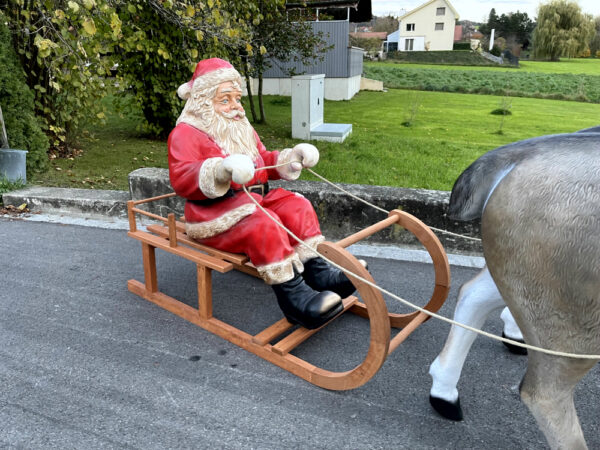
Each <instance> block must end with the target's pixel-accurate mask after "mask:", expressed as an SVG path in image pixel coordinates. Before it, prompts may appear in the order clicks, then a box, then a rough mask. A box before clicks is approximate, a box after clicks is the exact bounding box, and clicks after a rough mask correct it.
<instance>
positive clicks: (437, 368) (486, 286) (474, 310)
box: [429, 268, 504, 420]
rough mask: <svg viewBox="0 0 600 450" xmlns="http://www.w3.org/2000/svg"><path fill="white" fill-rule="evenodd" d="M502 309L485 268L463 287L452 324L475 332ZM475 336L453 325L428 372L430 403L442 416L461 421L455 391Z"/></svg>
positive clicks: (496, 291)
mask: <svg viewBox="0 0 600 450" xmlns="http://www.w3.org/2000/svg"><path fill="white" fill-rule="evenodd" d="M503 306H504V301H503V300H502V297H501V296H500V293H499V292H498V289H497V288H496V285H495V283H494V281H493V280H492V277H491V276H490V273H489V272H488V270H487V268H484V269H483V270H482V271H481V272H479V273H478V274H477V275H476V276H475V277H474V278H473V279H472V280H470V281H468V282H467V283H465V284H464V285H463V286H462V287H461V289H460V291H459V293H458V302H457V304H456V309H455V311H454V320H455V321H456V322H459V323H462V324H464V325H469V326H471V327H474V328H481V327H482V326H483V324H484V323H485V320H486V319H487V317H488V316H489V315H490V314H491V313H492V312H494V311H495V310H498V309H500V308H502V307H503ZM476 337H477V334H476V333H475V332H473V331H469V330H466V329H464V328H462V327H459V326H457V325H452V328H451V329H450V333H449V334H448V338H447V339H446V344H445V345H444V348H443V350H442V351H441V352H440V354H439V355H438V357H437V358H436V359H435V360H434V361H433V363H432V364H431V366H430V368H429V375H431V378H432V379H433V383H432V385H431V390H430V393H429V394H430V395H429V402H430V403H431V406H433V408H434V409H435V410H436V411H437V412H438V413H439V414H441V415H442V416H444V417H446V418H447V419H450V420H462V418H463V413H462V409H461V406H460V400H459V397H458V389H457V388H456V386H457V384H458V380H459V378H460V373H461V371H462V368H463V365H464V362H465V359H466V358H467V354H468V353H469V349H470V348H471V345H472V344H473V342H474V341H475V338H476Z"/></svg>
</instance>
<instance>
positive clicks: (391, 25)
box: [373, 16, 398, 34]
mask: <svg viewBox="0 0 600 450" xmlns="http://www.w3.org/2000/svg"><path fill="white" fill-rule="evenodd" d="M373 31H385V32H386V33H387V34H391V33H393V32H394V31H398V19H396V18H394V17H392V16H384V17H376V18H375V25H373Z"/></svg>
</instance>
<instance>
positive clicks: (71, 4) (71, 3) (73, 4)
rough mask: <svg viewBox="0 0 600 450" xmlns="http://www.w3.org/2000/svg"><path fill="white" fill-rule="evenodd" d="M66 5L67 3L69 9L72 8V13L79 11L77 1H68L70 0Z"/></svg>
mask: <svg viewBox="0 0 600 450" xmlns="http://www.w3.org/2000/svg"><path fill="white" fill-rule="evenodd" d="M68 5H69V8H70V9H71V10H72V11H73V12H74V13H77V12H79V5H78V4H77V3H75V2H73V1H70V2H69V3H68Z"/></svg>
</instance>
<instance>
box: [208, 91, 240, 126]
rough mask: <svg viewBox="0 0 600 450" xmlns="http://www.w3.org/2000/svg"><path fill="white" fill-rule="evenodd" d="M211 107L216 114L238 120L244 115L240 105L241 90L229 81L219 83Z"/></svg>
mask: <svg viewBox="0 0 600 450" xmlns="http://www.w3.org/2000/svg"><path fill="white" fill-rule="evenodd" d="M213 107H214V109H215V112H216V113H217V114H221V115H222V116H225V117H227V118H228V119H232V120H240V119H241V118H243V117H244V108H243V106H242V91H240V90H239V89H238V88H237V87H236V86H235V85H234V84H233V83H232V82H231V81H226V82H224V83H221V84H220V85H219V87H218V88H217V92H216V94H215V97H214V98H213Z"/></svg>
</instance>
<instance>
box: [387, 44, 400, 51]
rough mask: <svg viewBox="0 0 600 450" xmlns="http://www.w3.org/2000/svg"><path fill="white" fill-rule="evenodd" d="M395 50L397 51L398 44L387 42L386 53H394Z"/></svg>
mask: <svg viewBox="0 0 600 450" xmlns="http://www.w3.org/2000/svg"><path fill="white" fill-rule="evenodd" d="M397 50H398V43H397V42H388V48H387V51H388V52H395V51H397Z"/></svg>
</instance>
